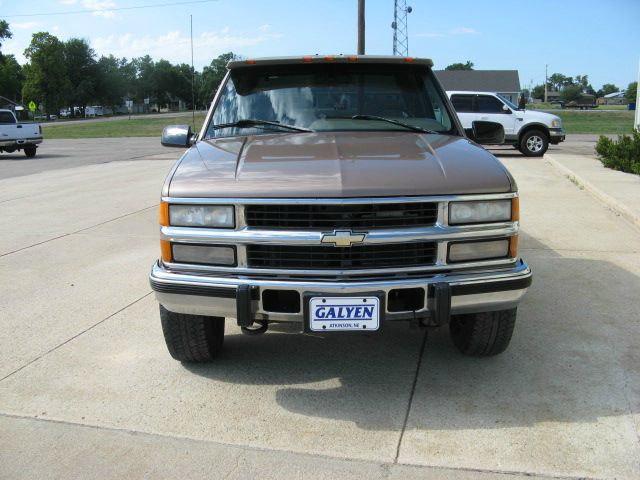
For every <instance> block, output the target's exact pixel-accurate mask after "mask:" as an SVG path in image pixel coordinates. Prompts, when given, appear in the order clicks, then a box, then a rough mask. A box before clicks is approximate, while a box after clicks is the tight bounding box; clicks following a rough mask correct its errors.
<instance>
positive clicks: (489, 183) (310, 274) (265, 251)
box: [150, 56, 531, 362]
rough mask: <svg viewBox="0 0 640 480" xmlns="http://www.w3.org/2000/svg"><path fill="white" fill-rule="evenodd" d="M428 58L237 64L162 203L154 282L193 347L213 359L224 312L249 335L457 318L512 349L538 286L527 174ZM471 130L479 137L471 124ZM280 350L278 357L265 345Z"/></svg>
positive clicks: (183, 140) (479, 339) (461, 327)
mask: <svg viewBox="0 0 640 480" xmlns="http://www.w3.org/2000/svg"><path fill="white" fill-rule="evenodd" d="M432 65H433V64H432V62H431V61H430V60H427V59H418V58H401V57H382V56H349V57H346V56H335V57H334V56H330V57H319V56H314V57H304V58H302V57H290V58H287V57H279V58H266V59H255V60H254V59H250V60H239V61H232V62H230V63H229V65H228V68H229V72H228V73H227V75H226V77H225V79H224V80H223V82H222V84H221V86H220V88H219V90H218V93H217V95H216V97H215V100H214V102H213V105H212V106H211V109H210V111H209V114H208V117H207V121H206V122H205V124H204V126H203V127H202V130H201V131H200V132H199V133H198V134H195V135H193V134H192V133H191V131H190V127H189V126H187V125H174V126H170V127H167V128H165V130H164V132H163V135H162V144H163V145H166V146H174V147H182V148H188V150H187V151H186V153H185V154H184V155H183V156H182V158H181V159H180V160H179V161H178V162H177V163H176V165H175V166H174V167H173V169H172V170H171V173H170V174H169V175H168V177H167V179H166V181H165V183H164V186H163V188H162V199H161V204H160V225H161V226H160V246H161V257H160V259H158V260H157V261H156V262H155V263H154V264H153V267H152V270H151V273H150V283H151V287H152V289H153V290H154V291H155V295H156V298H157V300H158V302H159V303H160V318H161V323H162V328H163V332H164V338H165V341H166V344H167V347H168V350H169V352H170V353H171V355H172V356H173V357H174V358H175V359H177V360H180V361H185V362H193V361H210V360H212V359H213V358H214V357H215V355H216V354H217V353H218V351H219V350H220V349H221V348H222V345H223V340H224V330H225V321H228V320H230V319H235V322H236V323H237V325H238V326H240V327H241V329H242V331H243V332H245V333H248V334H253V335H255V334H259V333H264V332H265V331H266V330H267V329H268V327H269V325H271V324H273V323H277V322H294V323H296V324H297V325H298V326H299V328H300V331H306V332H317V333H326V334H339V333H343V332H345V331H359V332H372V331H377V330H379V329H381V328H384V325H385V324H387V323H389V322H397V321H405V322H407V323H413V324H415V325H420V326H423V327H439V326H443V325H446V324H449V331H450V333H451V337H452V340H453V343H454V344H455V345H456V346H457V348H458V349H459V350H460V351H461V352H462V353H464V354H468V355H481V356H482V355H495V354H498V353H500V352H502V351H504V350H505V348H507V345H508V344H509V341H510V339H511V335H512V332H513V329H514V326H515V321H516V308H517V305H518V303H519V301H520V299H521V298H522V297H523V296H524V294H525V292H526V290H527V287H528V286H529V285H530V283H531V270H530V268H529V266H528V265H527V264H526V263H525V261H524V260H522V259H521V258H520V257H519V255H518V226H519V207H518V205H519V204H518V191H517V187H516V182H515V181H514V179H513V178H512V177H511V175H510V174H509V172H508V171H507V170H506V168H505V167H504V166H503V165H502V164H501V163H500V162H499V161H498V160H497V159H496V158H495V157H494V156H493V155H491V153H489V152H488V151H487V150H485V149H484V148H482V147H480V146H479V145H477V144H476V143H474V142H473V141H470V138H471V139H473V140H475V141H476V142H479V143H483V142H487V143H499V142H501V141H502V139H503V137H504V130H503V128H502V126H501V125H500V124H498V123H494V122H482V121H475V122H472V123H471V129H470V130H469V132H468V133H465V130H464V129H463V128H462V125H461V124H460V122H459V121H458V118H457V117H456V114H455V112H454V110H453V109H452V107H451V104H450V102H449V100H448V99H447V97H446V95H445V94H444V91H443V90H442V88H441V86H440V85H439V83H438V81H437V79H436V77H435V76H434V74H433V72H432V70H431V67H432ZM469 136H470V138H469ZM265 361H268V359H265Z"/></svg>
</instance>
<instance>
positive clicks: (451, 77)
mask: <svg viewBox="0 0 640 480" xmlns="http://www.w3.org/2000/svg"><path fill="white" fill-rule="evenodd" d="M434 73H435V74H436V77H437V78H438V80H439V81H440V83H441V84H442V86H443V87H444V89H445V90H461V91H467V92H492V93H498V94H500V95H502V96H503V97H505V98H506V99H508V100H510V101H511V102H513V103H515V104H517V103H518V98H519V97H520V76H519V75H518V71H517V70H434Z"/></svg>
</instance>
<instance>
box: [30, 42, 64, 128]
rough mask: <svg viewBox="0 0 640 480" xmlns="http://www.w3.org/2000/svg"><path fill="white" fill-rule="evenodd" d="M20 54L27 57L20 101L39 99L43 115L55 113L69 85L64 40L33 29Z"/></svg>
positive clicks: (62, 103) (61, 103)
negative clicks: (25, 46)
mask: <svg viewBox="0 0 640 480" xmlns="http://www.w3.org/2000/svg"><path fill="white" fill-rule="evenodd" d="M24 55H25V57H27V59H28V60H29V63H28V65H25V67H24V73H25V80H24V86H23V88H22V94H23V99H24V101H25V102H28V101H31V100H33V101H35V102H36V103H42V104H43V105H44V111H45V112H46V114H47V118H48V117H49V115H51V114H52V113H56V114H57V113H58V112H59V110H60V107H61V106H62V105H64V103H65V99H66V98H67V95H68V93H69V91H70V88H71V84H70V82H69V77H68V72H67V68H66V66H65V55H64V44H63V43H62V42H61V41H60V40H58V38H57V37H55V36H53V35H50V34H49V33H46V32H38V33H34V34H33V36H32V38H31V43H30V45H29V46H28V47H27V49H26V50H25V51H24Z"/></svg>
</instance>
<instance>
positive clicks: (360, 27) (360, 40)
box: [358, 0, 364, 55]
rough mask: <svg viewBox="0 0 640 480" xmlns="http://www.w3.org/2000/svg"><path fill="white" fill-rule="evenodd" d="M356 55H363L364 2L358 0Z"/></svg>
mask: <svg viewBox="0 0 640 480" xmlns="http://www.w3.org/2000/svg"><path fill="white" fill-rule="evenodd" d="M358 55H364V0H358Z"/></svg>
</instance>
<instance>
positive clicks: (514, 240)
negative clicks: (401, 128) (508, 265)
mask: <svg viewBox="0 0 640 480" xmlns="http://www.w3.org/2000/svg"><path fill="white" fill-rule="evenodd" d="M517 256H518V236H517V235H514V236H513V237H511V240H510V241H509V257H511V258H516V257H517Z"/></svg>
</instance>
